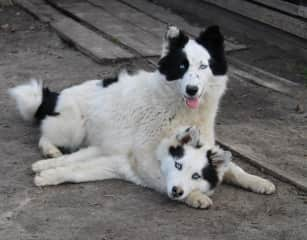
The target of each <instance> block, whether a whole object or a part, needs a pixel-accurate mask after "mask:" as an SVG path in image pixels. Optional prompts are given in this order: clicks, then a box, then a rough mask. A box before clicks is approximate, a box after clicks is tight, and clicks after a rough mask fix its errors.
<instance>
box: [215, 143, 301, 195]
mask: <svg viewBox="0 0 307 240" xmlns="http://www.w3.org/2000/svg"><path fill="white" fill-rule="evenodd" d="M217 142H218V143H219V144H220V145H221V146H223V147H224V148H226V149H228V150H230V151H231V152H232V153H234V155H237V156H240V157H241V158H243V160H244V161H246V162H248V163H249V164H251V165H253V166H255V167H256V168H258V169H259V170H260V171H262V172H264V173H266V174H269V175H271V176H273V177H275V178H277V179H279V180H281V181H283V182H286V183H289V184H291V185H294V186H295V187H297V188H298V189H300V190H302V191H305V192H307V182H306V181H305V179H304V178H301V177H300V176H297V175H295V174H293V173H292V174H289V172H286V171H283V170H281V169H279V168H277V167H276V166H275V165H273V164H270V163H267V162H266V161H265V160H263V159H262V157H259V155H257V154H255V153H253V152H251V151H249V150H248V148H246V146H241V145H238V144H232V143H231V142H230V141H227V140H226V139H223V138H220V139H218V140H217Z"/></svg>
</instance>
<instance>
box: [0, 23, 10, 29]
mask: <svg viewBox="0 0 307 240" xmlns="http://www.w3.org/2000/svg"><path fill="white" fill-rule="evenodd" d="M8 28H9V25H8V24H3V25H1V29H3V30H6V29H8Z"/></svg>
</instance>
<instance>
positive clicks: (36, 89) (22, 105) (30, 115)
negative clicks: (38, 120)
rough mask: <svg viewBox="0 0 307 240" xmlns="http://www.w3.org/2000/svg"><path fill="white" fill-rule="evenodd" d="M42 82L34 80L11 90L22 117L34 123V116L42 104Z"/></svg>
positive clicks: (10, 92)
mask: <svg viewBox="0 0 307 240" xmlns="http://www.w3.org/2000/svg"><path fill="white" fill-rule="evenodd" d="M42 88H43V86H42V82H41V81H37V80H35V79H32V80H31V81H30V82H29V83H28V84H24V85H20V86H17V87H14V88H11V89H9V91H8V92H9V94H10V96H11V97H12V98H14V99H15V100H16V106H17V109H18V111H19V112H20V115H21V117H22V118H23V119H24V120H26V121H32V120H33V119H34V114H35V112H36V110H37V109H38V107H39V106H40V104H41V103H42Z"/></svg>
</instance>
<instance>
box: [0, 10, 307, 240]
mask: <svg viewBox="0 0 307 240" xmlns="http://www.w3.org/2000/svg"><path fill="white" fill-rule="evenodd" d="M6 24H8V25H6ZM4 25H6V26H4ZM0 26H1V29H0V52H1V55H0V103H1V104H0V112H1V118H0V136H1V137H0V149H1V151H0V239H1V240H6V239H10V240H19V239H20V240H28V239H29V240H30V239H39V240H51V239H63V240H64V239H65V240H69V239H74V240H75V239H80V240H81V239H82V240H85V239H91V240H92V239H101V240H103V239H106V240H108V239H146V240H150V239H218V240H219V239H221V240H222V239H225V240H226V239H227V240H231V239H258V240H259V239H263V240H267V239H279V240H282V239H294V240H305V239H306V237H307V205H306V204H307V195H306V194H304V193H302V192H299V191H297V190H296V189H295V188H294V187H292V186H290V185H287V184H285V183H282V182H280V181H278V180H276V179H274V178H271V177H269V176H265V177H267V178H270V179H271V180H272V181H273V182H274V183H276V185H277V193H276V194H274V195H272V196H263V195H257V194H254V193H251V192H248V191H244V190H242V189H239V188H236V187H233V186H228V185H222V186H221V187H220V188H219V189H218V190H217V192H216V193H215V194H214V195H213V201H214V205H213V207H212V208H211V209H210V210H195V209H191V208H189V207H187V206H185V205H183V204H179V203H176V202H172V201H170V200H169V199H168V198H167V197H166V196H162V195H160V194H158V193H156V192H154V191H151V190H149V189H144V188H141V187H138V186H135V185H133V184H130V183H126V182H122V181H115V180H110V181H104V182H97V183H87V184H75V185H73V184H65V185H61V186H57V187H46V188H37V187H35V186H34V185H33V183H32V180H33V175H32V172H31V169H30V166H31V163H33V162H34V161H36V160H38V159H40V158H41V156H40V154H39V152H38V149H37V146H36V145H37V139H38V129H37V128H36V127H35V126H32V125H30V124H26V123H24V122H23V121H22V120H20V118H19V117H18V115H17V113H16V111H15V109H14V106H13V103H12V102H11V101H9V99H8V96H7V94H6V91H7V88H9V87H11V86H14V85H16V84H18V83H21V82H24V81H25V80H27V79H28V78H30V77H33V76H35V77H39V78H42V79H44V81H45V83H46V84H47V85H50V86H51V88H52V89H53V90H59V89H62V88H63V87H67V86H70V85H73V84H76V83H79V82H82V81H83V80H85V79H94V78H101V77H103V76H107V75H110V74H112V73H113V72H114V71H116V69H118V68H119V67H121V66H119V65H103V66H102V65H98V64H96V63H94V62H93V61H92V60H90V59H89V58H87V57H85V56H84V55H82V54H80V53H79V52H77V51H75V50H74V49H72V48H70V47H69V46H67V45H66V44H63V43H62V42H61V41H60V40H59V39H58V38H57V36H56V35H55V34H54V33H53V32H52V31H50V29H49V28H48V27H47V26H45V25H43V24H41V23H39V22H37V21H36V20H34V19H33V18H32V17H31V16H29V15H28V14H26V13H25V12H23V11H22V10H20V9H18V8H17V7H12V8H8V9H5V11H4V10H2V11H0ZM123 64H124V65H128V66H129V67H132V68H135V67H142V68H144V67H146V66H147V65H146V64H145V63H144V62H142V61H135V62H132V63H131V62H127V63H123ZM123 64H121V65H123ZM230 91H232V93H231V94H228V95H227V96H226V97H227V99H225V101H224V102H228V101H229V102H231V101H235V100H236V94H241V93H240V91H241V90H240V89H239V90H238V91H239V92H236V91H237V90H236V88H235V87H232V88H231V89H230ZM222 107H223V106H222ZM232 110H233V112H235V111H236V109H232ZM230 112H231V110H230V109H229V112H227V113H226V114H225V117H227V115H229V114H230ZM221 117H223V116H221ZM221 122H223V119H221ZM235 161H237V162H238V163H239V164H240V165H241V166H243V167H244V168H245V169H248V170H249V171H250V172H253V173H256V174H259V175H262V176H263V174H262V173H260V172H259V171H258V170H256V169H254V168H253V167H251V166H249V165H247V164H245V163H243V162H242V160H241V159H238V158H236V159H235Z"/></svg>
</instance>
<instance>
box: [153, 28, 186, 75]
mask: <svg viewBox="0 0 307 240" xmlns="http://www.w3.org/2000/svg"><path fill="white" fill-rule="evenodd" d="M168 41H169V46H168V50H169V51H168V53H167V55H166V56H164V57H163V58H161V59H160V61H159V63H158V65H159V68H158V69H159V71H160V73H162V74H164V75H165V76H166V79H167V80H168V81H173V80H177V79H180V78H181V77H182V76H183V75H184V74H185V72H186V71H187V70H188V68H189V61H188V59H187V56H186V54H185V53H184V52H183V51H182V49H183V48H184V46H185V45H186V43H187V42H188V41H189V38H188V37H187V36H186V35H185V34H184V33H183V32H182V31H180V32H179V35H178V37H176V38H171V39H169V40H168Z"/></svg>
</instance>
